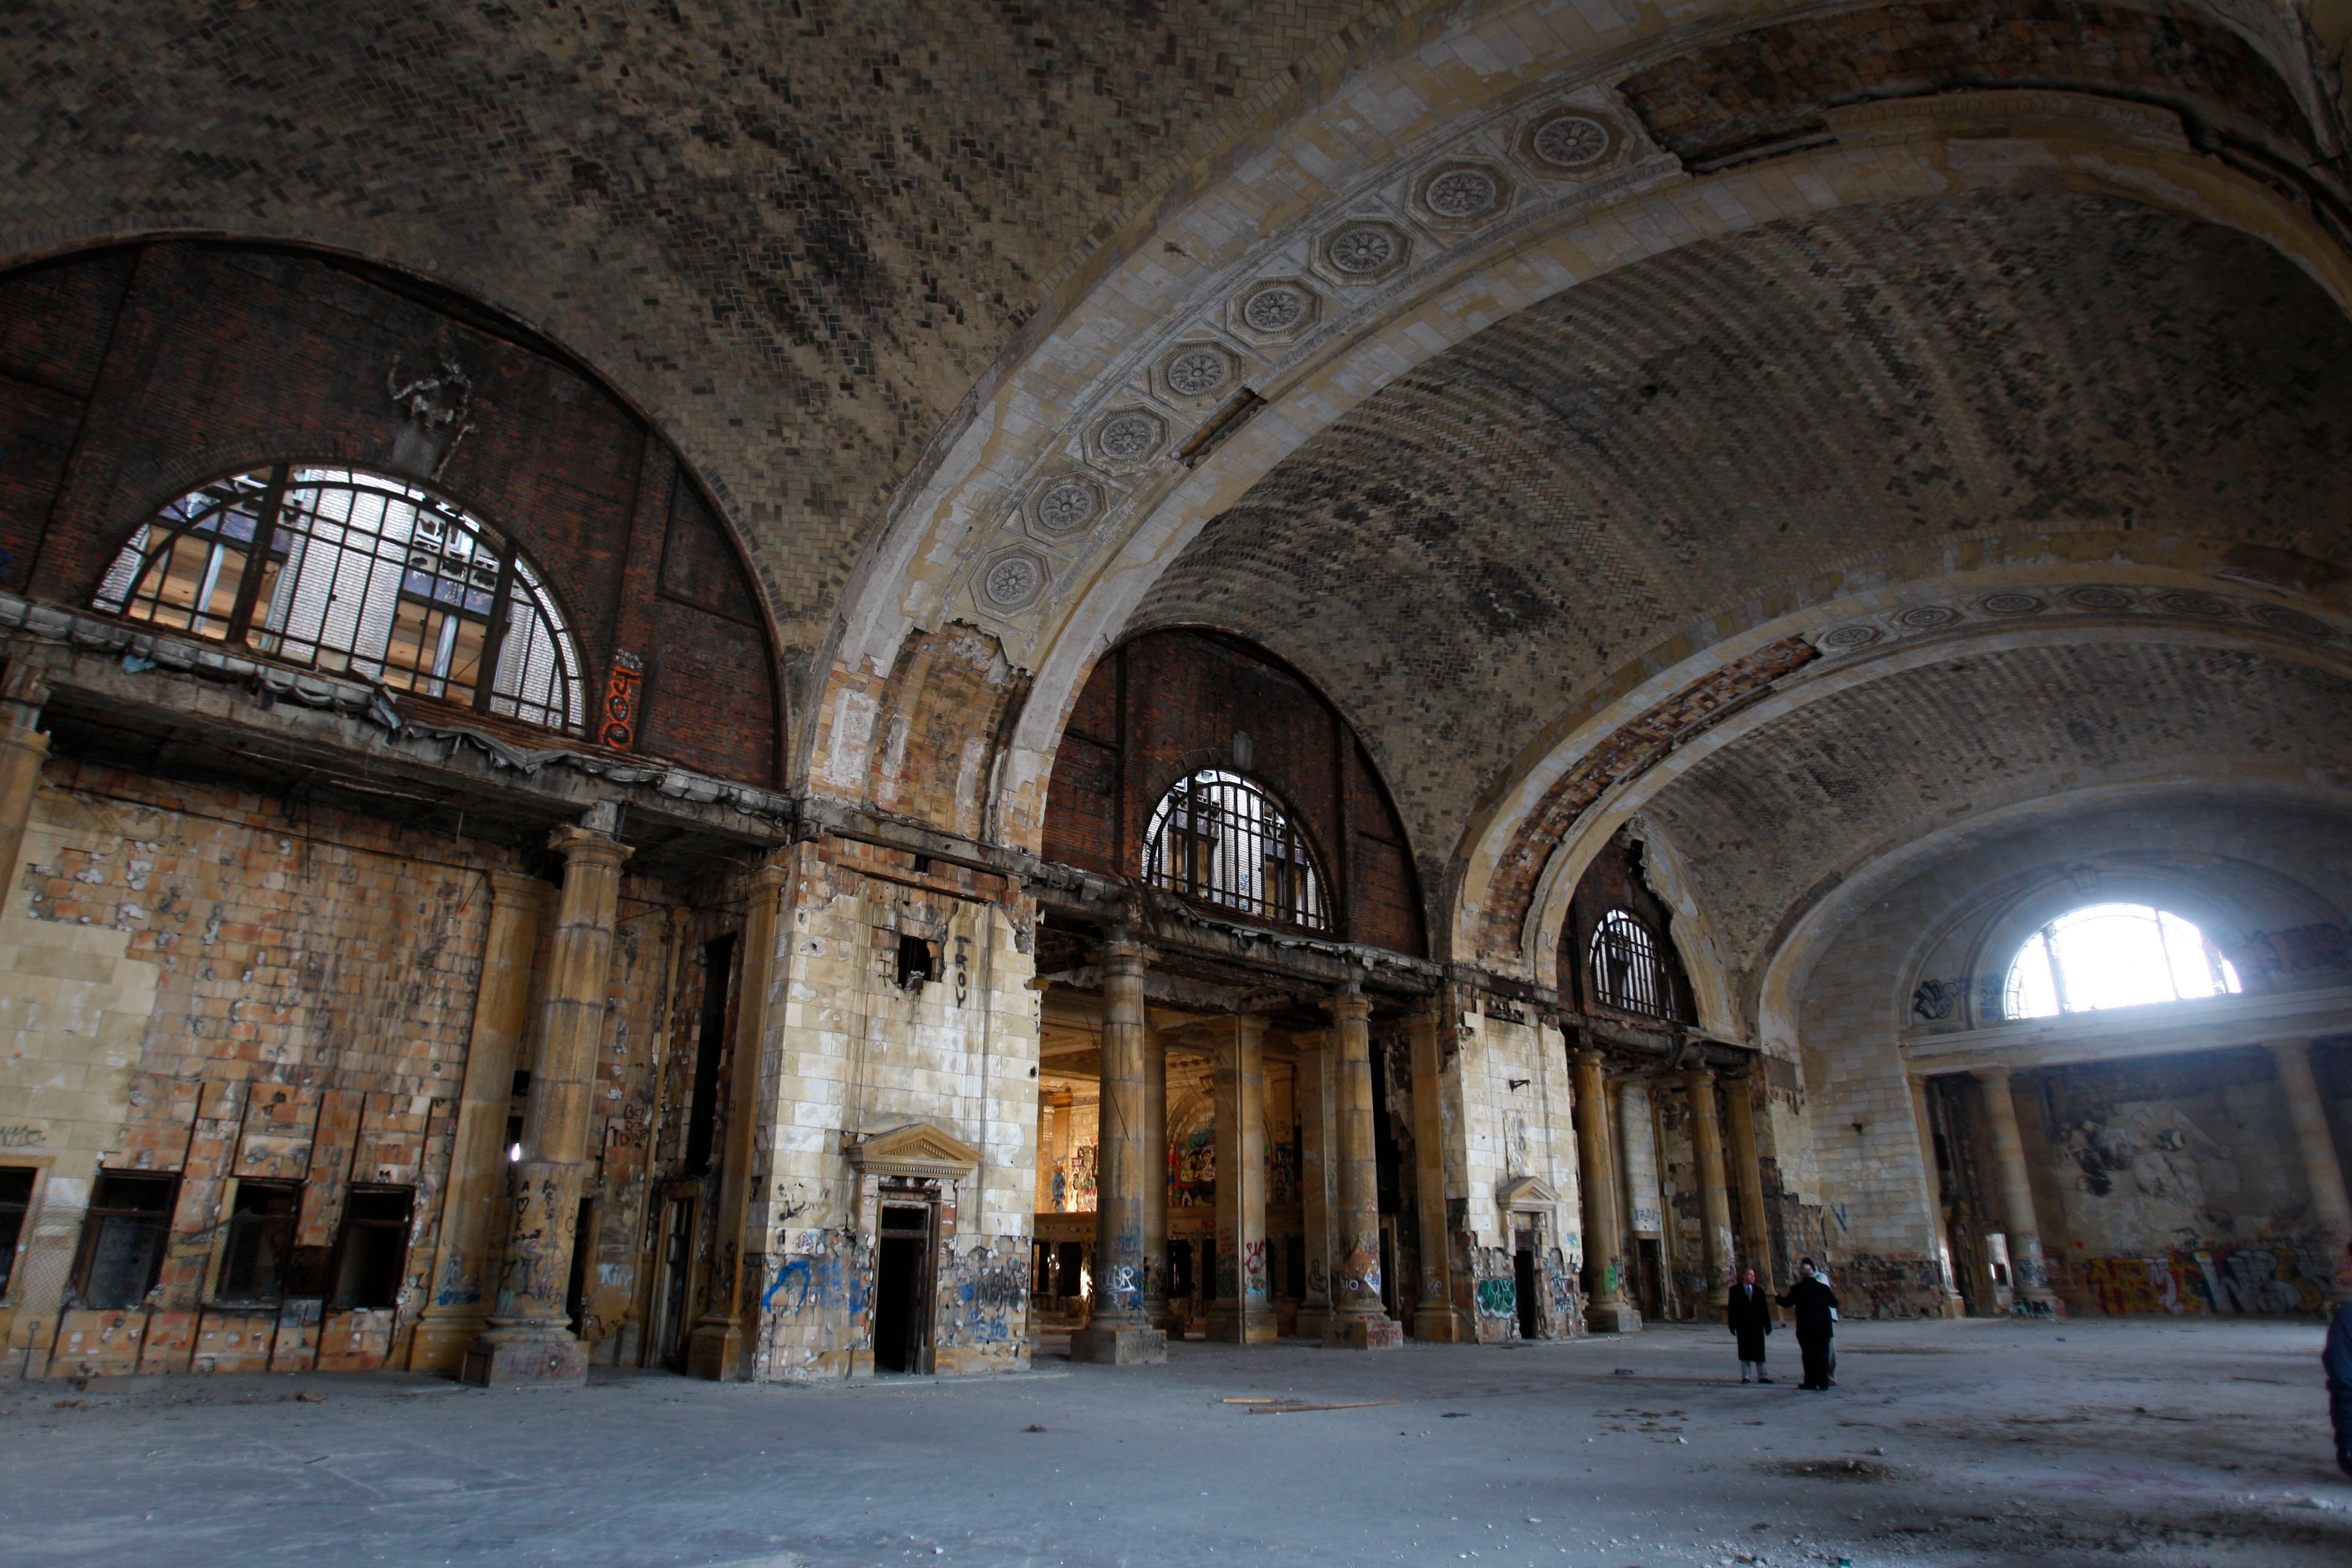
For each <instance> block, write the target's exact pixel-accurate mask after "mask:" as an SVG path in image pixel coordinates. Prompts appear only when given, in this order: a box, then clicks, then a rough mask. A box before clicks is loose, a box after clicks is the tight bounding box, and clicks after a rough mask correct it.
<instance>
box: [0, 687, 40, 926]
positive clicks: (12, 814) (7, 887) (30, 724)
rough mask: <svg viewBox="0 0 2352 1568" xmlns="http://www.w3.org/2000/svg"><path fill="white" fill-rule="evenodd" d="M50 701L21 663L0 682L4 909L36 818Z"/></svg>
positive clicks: (0, 888)
mask: <svg viewBox="0 0 2352 1568" xmlns="http://www.w3.org/2000/svg"><path fill="white" fill-rule="evenodd" d="M48 700H49V689H48V687H47V686H46V685H45V684H43V682H42V680H41V679H40V677H39V676H38V675H37V673H35V672H34V671H33V670H32V669H30V668H27V667H26V666H25V665H23V664H21V663H18V664H11V665H10V666H9V667H8V673H7V675H6V676H5V678H0V908H5V907H6V905H7V902H8V900H9V898H10V897H11V895H13V894H14V893H15V892H16V857H17V856H18V855H20V854H22V853H23V852H24V848H25V825H26V823H27V822H29V821H31V820H32V816H33V800H34V797H35V796H37V795H39V794H40V793H41V767H42V764H43V763H47V761H48V760H49V738H48V737H47V735H44V734H42V733H41V731H39V730H38V729H37V728H35V726H37V724H39V722H40V721H41V707H42V705H43V704H44V703H46V702H47V701H48Z"/></svg>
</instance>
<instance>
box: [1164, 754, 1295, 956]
mask: <svg viewBox="0 0 2352 1568" xmlns="http://www.w3.org/2000/svg"><path fill="white" fill-rule="evenodd" d="M1143 875H1144V878H1145V879H1146V880H1148V881H1150V882H1151V883H1152V884H1153V885H1154V886H1157V887H1161V888H1166V889H1169V890H1170V891H1171V892H1175V893H1181V894H1182V895H1183V896H1184V897H1186V898H1189V899H1201V900H1205V901H1207V902H1210V903H1213V904H1223V905H1224V906H1225V907H1226V908H1228V909H1234V910H1241V911H1242V912H1243V913H1244V914H1252V915H1261V916H1264V917H1265V919H1267V920H1275V921H1284V922H1285V923H1286V924H1289V925H1297V926H1306V927H1307V928H1308V929H1310V930H1313V931H1326V930H1328V929H1329V927H1330V923H1331V918H1330V914H1329V912H1328V910H1327V909H1326V908H1325V905H1324V901H1323V879H1322V877H1321V876H1320V875H1319V874H1318V872H1317V871H1316V868H1315V859H1314V857H1313V856H1311V855H1310V854H1308V853H1307V842H1306V840H1305V839H1303V838H1301V837H1299V836H1298V830H1297V828H1296V827H1294V826H1291V822H1290V818H1289V817H1288V816H1286V815H1285V814H1284V812H1283V810H1282V807H1281V806H1279V805H1276V803H1275V799H1274V797H1273V796H1272V795H1268V794H1266V793H1265V791H1264V790H1262V789H1260V788H1258V786H1257V785H1255V784H1252V783H1250V781H1249V780H1247V779H1245V778H1243V777H1242V776H1241V775H1240V774H1238V773H1220V772H1219V771H1217V770H1216V769H1214V768H1203V769H1202V770H1201V771H1200V772H1199V773H1193V774H1192V775H1191V776H1189V777H1187V778H1182V779H1179V780H1178V781H1177V783H1176V787H1175V788H1173V789H1171V790H1170V791H1169V792H1168V794H1167V795H1165V796H1164V797H1162V798H1161V800H1160V805H1159V806H1158V808H1157V809H1155V810H1154V811H1153V812H1152V814H1151V829H1150V837H1148V838H1147V839H1146V841H1145V847H1144V851H1143Z"/></svg>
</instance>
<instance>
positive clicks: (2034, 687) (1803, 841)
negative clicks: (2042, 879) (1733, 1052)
mask: <svg viewBox="0 0 2352 1568" xmlns="http://www.w3.org/2000/svg"><path fill="white" fill-rule="evenodd" d="M2346 712H2352V681H2347V679H2344V678H2342V677H2341V676H2338V675H2335V674H2332V673H2329V672H2326V671H2324V670H2319V669H2315V668H2309V667H2307V666H2304V665H2299V664H2290V663H2287V662H2284V661H2283V660H2280V659H2275V658H2265V657H2263V656H2262V655H2259V654H2254V653H2250V652H2241V651H2234V650H2225V649H2221V648H2214V647H2193V646H2180V645H2175V644H2164V643H2156V642H2149V641H2138V642H2082V643H2070V644H2067V645H2063V646H2057V647H2017V648H2011V649H2008V650H2005V651H2000V652H1990V653H1984V652H1970V653H1964V654H1961V655H1959V656H1958V657H1956V658H1951V659H1948V660H1946V661H1943V662H1940V663H1937V664H1933V665H1929V666H1927V667H1925V668H1916V669H1911V670H1907V671H1905V672H1903V673H1900V674H1895V675H1889V676H1887V677H1885V678H1884V679H1878V680H1874V681H1870V682H1867V683H1865V684H1863V685H1859V686H1855V687H1853V688H1850V689H1846V690H1843V691H1839V692H1836V693H1834V694H1832V695H1831V696H1828V697H1824V698H1822V700H1819V701H1817V702H1813V703H1811V704H1808V705H1806V706H1804V707H1801V708H1799V709H1798V710H1796V711H1795V712H1793V713H1791V714H1790V715H1789V716H1788V717H1786V718H1785V719H1783V720H1781V721H1779V722H1777V723H1774V724H1771V725H1769V726H1766V727H1764V728H1762V729H1760V730H1759V731H1756V732H1755V733H1753V734H1751V735H1749V736H1747V737H1745V738H1743V739H1741V740H1739V741H1737V742H1733V743H1731V744H1729V745H1727V746H1725V747H1724V748H1723V749H1722V750H1721V751H1719V752H1716V753H1715V754H1714V755H1713V756H1710V757H1708V758H1706V760H1705V761H1704V762H1702V763H1699V764H1698V765H1696V767H1694V768H1693V769H1692V770H1691V771H1690V772H1689V773H1686V774H1685V775H1684V776H1683V777H1682V778H1680V779H1678V780H1676V781H1675V783H1674V784H1671V785H1669V786H1668V787H1667V788H1666V790H1665V791H1664V793H1663V794H1662V795H1660V796H1659V797H1658V798H1657V799H1656V800H1655V801H1654V803H1653V804H1652V806H1651V808H1650V813H1649V815H1650V816H1651V817H1652V819H1653V820H1654V822H1655V823H1656V824H1657V826H1660V827H1662V828H1663V829H1664V830H1665V832H1666V834H1667V835H1668V837H1670V838H1671V839H1672V841H1673V842H1674V844H1675V847H1676V848H1677V850H1678V851H1680V853H1681V855H1682V858H1683V859H1684V862H1685V865H1686V866H1687V867H1688V868H1689V869H1690V875H1691V878H1692V881H1693V884H1694V891H1695V892H1696V896H1697V898H1698V899H1699V900H1700V901H1701V902H1702V903H1703V905H1704V906H1705V907H1706V909H1707V910H1709V911H1710V913H1711V917H1712V919H1713V920H1714V921H1715V925H1716V931H1717V937H1718V940H1719V942H1721V944H1722V952H1723V957H1724V960H1725V962H1726V963H1727V965H1729V966H1730V967H1731V969H1732V970H1733V972H1734V973H1735V976H1737V975H1738V974H1739V973H1741V972H1743V971H1744V972H1748V973H1753V972H1754V970H1755V969H1756V968H1757V966H1759V965H1760V964H1762V963H1765V962H1767V961H1768V960H1769V958H1770V956H1771V952H1772V948H1773V946H1774V938H1775V937H1776V935H1777V934H1779V932H1780V930H1781V928H1782V927H1783V925H1784V922H1785V921H1787V920H1788V919H1789V918H1790V917H1791V916H1793V915H1797V914H1801V913H1802V912H1803V910H1804V909H1805V907H1807V904H1808V902H1809V900H1810V899H1811V897H1813V896H1816V895H1818V894H1820V893H1822V892H1825V891H1826V890H1827V889H1828V886H1829V885H1830V884H1831V883H1833V882H1834V881H1835V880H1836V879H1840V878H1843V877H1845V876H1849V875H1851V874H1853V872H1854V871H1855V870H1856V869H1858V868H1860V867H1861V866H1862V865H1863V864H1864V863H1865V862H1866V861H1867V859H1868V858H1869V857H1870V856H1871V855H1872V854H1873V853H1874V852H1875V853H1883V852H1884V851H1885V850H1886V849H1889V848H1893V847H1898V846H1900V845H1902V844H1904V843H1906V842H1909V841H1911V840H1913V839H1916V838H1918V837H1921V836H1923V835H1925V834H1927V833H1930V832H1932V831H1934V830H1936V829H1937V828H1939V827H1943V826H1948V825H1951V824H1955V823H1959V822H1964V821H1966V820H1967V819H1968V818H1969V816H1972V815H1973V814H1977V813H1980V812H1983V811H1986V810H1988V809H1990V808H1994V807H1998V806H2004V805H2013V804H2015V803H2017V802H2020V801H2023V800H2031V799H2041V800H2045V801H2046V800H2049V799H2052V798H2054V797H2057V796H2060V795H2064V794H2065V793H2066V792H2068V791H2069V790H2074V789H2078V788H2082V787H2084V786H2089V785H2095V784H2105V783H2109V782H2116V781H2120V780H2133V781H2137V782H2146V783H2153V784H2166V783H2171V782H2177V781H2175V780H2173V779H2171V778H2169V777H2168V774H2177V775H2179V780H2184V781H2185V780H2189V779H2194V778H2197V777H2200V776H2201V777H2207V778H2210V777H2216V776H2219V773H2220V771H2221V770H2222V769H2226V768H2234V769H2237V770H2239V771H2240V772H2242V773H2244V774H2245V775H2247V782H2249V783H2250V784H2251V783H2252V776H2253V775H2255V774H2257V773H2259V774H2263V775H2267V776H2270V777H2273V778H2278V779H2282V780H2294V781H2301V780H2307V781H2310V782H2313V783H2315V784H2319V785H2321V786H2323V787H2326V788H2329V789H2331V790H2332V791H2333V792H2334V793H2336V794H2337V795H2343V794H2345V793H2347V792H2352V734H2347V732H2346V731H2345V728H2344V726H2343V725H2342V724H2341V723H2339V722H2336V721H2332V720H2329V719H2326V717H2325V716H2329V715H2341V714H2344V713H2346ZM2200 767H2201V769H2202V770H2203V772H2202V773H2198V772H2195V771H2193V770H2197V769H2200Z"/></svg>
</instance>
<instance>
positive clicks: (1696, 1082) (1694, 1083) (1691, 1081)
mask: <svg viewBox="0 0 2352 1568" xmlns="http://www.w3.org/2000/svg"><path fill="white" fill-rule="evenodd" d="M1715 1080H1716V1071H1715V1069H1714V1068H1711V1067H1708V1066H1707V1065H1706V1064H1705V1063H1704V1062H1702V1063H1700V1064H1699V1065H1698V1066H1696V1067H1687V1068H1683V1081H1684V1082H1685V1083H1686V1084H1688V1085H1690V1086H1691V1087H1692V1088H1694V1089H1696V1088H1698V1087H1699V1086H1701V1085H1705V1086H1706V1088H1708V1089H1713V1088H1714V1087H1715Z"/></svg>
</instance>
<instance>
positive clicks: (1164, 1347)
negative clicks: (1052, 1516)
mask: <svg viewBox="0 0 2352 1568" xmlns="http://www.w3.org/2000/svg"><path fill="white" fill-rule="evenodd" d="M1149 962H1150V953H1149V952H1147V951H1146V950H1145V948H1144V947H1143V945H1142V944H1141V943H1139V942H1137V941H1135V940H1134V938H1133V937H1132V936H1131V935H1129V933H1127V932H1125V931H1119V932H1117V933H1115V934H1114V935H1113V936H1112V937H1111V939H1110V940H1109V941H1108V942H1105V943H1104V944H1103V951H1102V957H1101V960H1100V967H1101V969H1102V976H1103V1027H1102V1112H1101V1122H1100V1126H1099V1128H1098V1130H1097V1133H1096V1148H1095V1273H1094V1289H1095V1296H1094V1316H1093V1318H1092V1320H1091V1321H1089V1322H1088V1323H1087V1326H1086V1327H1085V1328H1083V1329H1081V1330H1079V1331H1077V1332H1076V1333H1075V1334H1072V1335H1071V1336H1070V1358H1071V1359H1072V1360H1073V1361H1089V1362H1108V1363H1113V1364H1133V1363H1150V1362H1164V1361H1166V1360H1167V1359H1168V1336H1167V1334H1166V1333H1165V1332H1163V1331H1160V1330H1158V1329H1154V1328H1153V1327H1152V1326H1151V1325H1150V1321H1148V1320H1147V1318H1146V1317H1145V1315H1144V1309H1143V1292H1144V1272H1145V1271H1144V1258H1143V1235H1144V1220H1143V1194H1144V1188H1145V1185H1146V1184H1147V1183H1148V1182H1149V1181H1150V1179H1151V1178H1152V1177H1153V1176H1154V1175H1156V1176H1157V1177H1158V1179H1159V1180H1160V1183H1161V1184H1162V1186H1163V1187H1164V1186H1165V1184H1166V1183H1167V1180H1168V1172H1167V1165H1166V1160H1167V1156H1166V1154H1165V1153H1164V1152H1163V1153H1162V1154H1161V1156H1160V1161H1159V1162H1158V1163H1159V1169H1158V1170H1157V1171H1154V1170H1152V1169H1151V1166H1152V1165H1153V1162H1152V1160H1151V1159H1150V1157H1149V1151H1148V1145H1149V1142H1150V1140H1149V1139H1148V1137H1147V1135H1146V1131H1145V1127H1144V1116H1143V1058H1144V1047H1145V1035H1146V1033H1147V1031H1148V1028H1149V1023H1148V1019H1147V1017H1146V1015H1145V1012H1144V1000H1143V975H1144V970H1145V966H1146V964H1147V963H1149Z"/></svg>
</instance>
